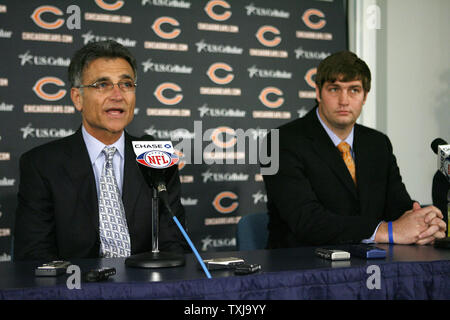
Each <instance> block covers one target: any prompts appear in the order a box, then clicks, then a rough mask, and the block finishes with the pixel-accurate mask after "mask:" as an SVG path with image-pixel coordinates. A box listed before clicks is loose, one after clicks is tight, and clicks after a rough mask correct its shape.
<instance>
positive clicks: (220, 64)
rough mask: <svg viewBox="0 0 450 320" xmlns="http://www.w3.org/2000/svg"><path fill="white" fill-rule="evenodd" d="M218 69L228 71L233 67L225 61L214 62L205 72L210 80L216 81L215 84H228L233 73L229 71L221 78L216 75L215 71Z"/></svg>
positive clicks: (231, 79) (232, 77)
mask: <svg viewBox="0 0 450 320" xmlns="http://www.w3.org/2000/svg"><path fill="white" fill-rule="evenodd" d="M218 69H222V70H225V71H228V72H231V71H233V68H232V67H231V66H229V65H228V64H226V63H223V62H217V63H214V64H212V65H211V66H210V67H209V69H208V71H207V72H206V74H207V75H208V77H209V78H210V79H211V81H213V82H214V83H217V84H228V83H230V82H231V81H233V79H234V75H233V74H232V73H229V74H228V75H226V76H225V77H223V78H220V77H218V76H217V74H216V71H217V70H218Z"/></svg>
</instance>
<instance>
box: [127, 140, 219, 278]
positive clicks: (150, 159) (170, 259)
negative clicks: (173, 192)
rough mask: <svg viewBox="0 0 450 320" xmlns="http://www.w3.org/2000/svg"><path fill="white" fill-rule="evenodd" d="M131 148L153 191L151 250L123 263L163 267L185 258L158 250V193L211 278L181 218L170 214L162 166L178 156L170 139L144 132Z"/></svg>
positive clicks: (176, 263)
mask: <svg viewBox="0 0 450 320" xmlns="http://www.w3.org/2000/svg"><path fill="white" fill-rule="evenodd" d="M132 144H133V150H134V152H135V154H136V156H137V157H136V161H137V162H138V163H139V164H140V165H139V168H140V170H141V172H142V174H143V176H144V179H145V181H146V182H147V184H148V185H149V187H150V188H151V189H152V190H153V197H152V221H153V232H152V247H153V250H152V252H151V253H143V254H138V255H135V256H131V257H128V258H127V259H126V260H125V264H126V265H127V266H130V267H140V268H163V267H172V266H181V265H184V257H183V258H182V259H181V257H178V256H177V255H172V254H170V253H162V252H159V250H158V227H159V222H158V196H159V198H160V199H161V201H162V203H163V204H164V206H165V208H166V209H167V211H168V212H169V213H170V215H171V216H172V219H173V220H174V222H175V224H176V225H177V227H178V228H179V229H180V231H181V233H182V234H183V236H184V238H185V239H186V241H187V243H188V244H189V246H190V247H191V249H192V251H193V252H194V254H195V256H196V258H197V260H198V261H199V263H200V265H201V266H202V268H203V271H204V272H205V274H206V276H207V277H208V278H211V274H210V273H209V271H208V269H207V268H206V266H205V264H204V262H203V259H202V258H201V257H200V255H199V253H198V251H197V249H196V248H195V246H194V244H193V243H192V241H191V239H190V238H189V236H188V235H187V233H186V231H185V230H184V228H183V226H182V225H181V223H180V221H179V220H178V218H177V217H176V215H174V214H173V211H172V209H171V208H170V201H169V193H168V191H167V186H166V181H165V178H164V177H165V176H164V173H165V169H167V168H169V167H171V166H173V165H175V164H177V163H178V161H179V157H178V156H177V155H176V154H175V153H174V149H173V146H172V142H171V141H155V140H154V139H153V137H152V136H149V135H144V136H142V137H141V138H140V139H139V140H138V141H132Z"/></svg>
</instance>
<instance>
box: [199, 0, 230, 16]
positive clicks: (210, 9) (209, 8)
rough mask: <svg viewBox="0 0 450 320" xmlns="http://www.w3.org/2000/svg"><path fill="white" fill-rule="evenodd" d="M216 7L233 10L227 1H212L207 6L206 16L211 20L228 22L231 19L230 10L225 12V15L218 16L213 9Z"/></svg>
mask: <svg viewBox="0 0 450 320" xmlns="http://www.w3.org/2000/svg"><path fill="white" fill-rule="evenodd" d="M215 6H220V7H223V8H226V9H229V8H231V6H230V4H229V3H228V2H226V1H223V0H211V1H210V2H208V3H207V4H206V6H205V11H206V14H207V15H208V16H209V17H210V18H211V19H214V20H216V21H225V20H228V19H229V18H230V17H231V11H229V10H225V11H224V13H222V14H217V13H216V12H214V10H213V8H214V7H215Z"/></svg>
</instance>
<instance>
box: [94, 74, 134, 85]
mask: <svg viewBox="0 0 450 320" xmlns="http://www.w3.org/2000/svg"><path fill="white" fill-rule="evenodd" d="M120 79H131V80H133V77H132V76H130V75H129V74H126V73H125V74H122V75H120ZM101 81H111V78H110V77H100V78H97V79H96V80H95V81H94V82H93V83H95V82H101Z"/></svg>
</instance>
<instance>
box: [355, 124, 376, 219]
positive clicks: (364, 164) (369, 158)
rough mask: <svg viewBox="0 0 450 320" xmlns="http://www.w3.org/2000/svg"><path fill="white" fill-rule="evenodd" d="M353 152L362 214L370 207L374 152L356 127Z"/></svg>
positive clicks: (356, 126)
mask: <svg viewBox="0 0 450 320" xmlns="http://www.w3.org/2000/svg"><path fill="white" fill-rule="evenodd" d="M353 150H354V152H355V158H356V179H357V181H358V193H359V201H360V207H361V211H362V212H363V213H364V212H367V208H368V206H370V200H371V192H370V186H371V180H372V178H371V175H372V174H373V173H374V172H375V171H376V170H374V168H375V163H374V160H373V159H374V154H375V152H376V150H371V144H370V141H368V140H367V137H366V136H364V134H363V133H362V132H361V130H360V127H359V126H358V125H355V135H354V140H353Z"/></svg>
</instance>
